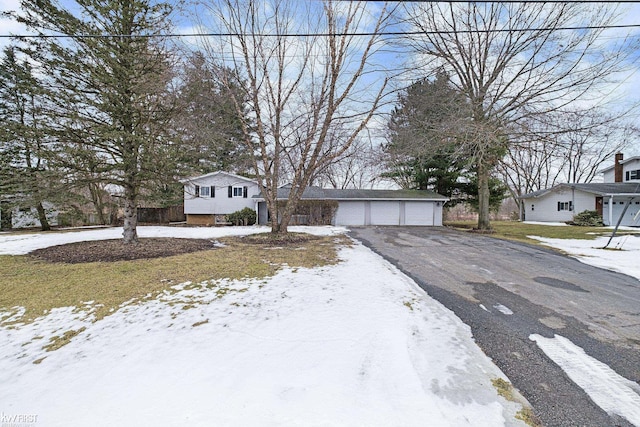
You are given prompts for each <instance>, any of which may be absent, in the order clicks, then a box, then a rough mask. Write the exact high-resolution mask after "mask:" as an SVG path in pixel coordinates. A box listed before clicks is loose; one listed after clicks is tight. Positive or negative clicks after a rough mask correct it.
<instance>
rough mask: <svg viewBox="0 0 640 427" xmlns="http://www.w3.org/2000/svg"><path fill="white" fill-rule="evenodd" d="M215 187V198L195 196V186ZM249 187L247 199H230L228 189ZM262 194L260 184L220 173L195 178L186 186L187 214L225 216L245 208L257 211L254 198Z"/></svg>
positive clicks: (185, 211)
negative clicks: (230, 187) (231, 187)
mask: <svg viewBox="0 0 640 427" xmlns="http://www.w3.org/2000/svg"><path fill="white" fill-rule="evenodd" d="M196 185H198V186H200V187H212V186H213V187H215V197H211V196H210V195H209V196H198V197H196V195H195V186H196ZM229 186H233V187H247V197H246V198H244V197H229V195H228V188H229ZM259 193H260V190H259V189H258V184H257V183H255V182H252V181H250V180H245V179H243V178H240V177H237V176H234V175H230V174H226V173H218V174H213V175H211V176H206V175H205V176H204V177H199V178H194V179H192V180H191V181H189V182H188V183H186V184H185V186H184V213H185V214H205V215H206V214H216V215H224V214H230V213H232V212H235V211H238V210H241V209H243V208H250V209H255V205H256V202H255V200H254V199H252V197H253V196H254V195H257V194H259Z"/></svg>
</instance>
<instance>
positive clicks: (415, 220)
mask: <svg viewBox="0 0 640 427" xmlns="http://www.w3.org/2000/svg"><path fill="white" fill-rule="evenodd" d="M434 205H435V203H434V202H405V206H404V220H405V224H406V225H435V224H434V219H435V216H434ZM440 220H442V215H440ZM440 222H441V224H440V225H442V221H440Z"/></svg>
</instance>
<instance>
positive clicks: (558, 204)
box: [558, 202, 560, 212]
mask: <svg viewBox="0 0 640 427" xmlns="http://www.w3.org/2000/svg"><path fill="white" fill-rule="evenodd" d="M558 212H560V202H558Z"/></svg>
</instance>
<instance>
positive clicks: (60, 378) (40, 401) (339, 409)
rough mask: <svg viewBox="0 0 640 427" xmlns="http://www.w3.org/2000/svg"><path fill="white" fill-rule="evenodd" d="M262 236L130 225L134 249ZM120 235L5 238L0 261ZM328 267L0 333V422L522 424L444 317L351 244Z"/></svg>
mask: <svg viewBox="0 0 640 427" xmlns="http://www.w3.org/2000/svg"><path fill="white" fill-rule="evenodd" d="M303 230H304V231H307V232H312V233H315V234H325V235H327V234H329V235H330V234H335V233H342V232H344V230H343V229H338V228H332V227H320V228H312V227H309V228H304V229H303ZM262 231H266V229H259V228H220V229H211V228H203V229H181V228H169V227H140V235H141V236H146V237H150V236H154V237H161V236H175V235H176V233H178V234H179V235H180V237H194V236H198V237H203V238H204V237H206V238H211V237H219V236H220V234H221V233H224V234H230V233H234V234H240V233H247V232H262ZM120 232H121V229H108V230H89V231H81V232H68V233H44V234H33V235H26V234H21V235H11V234H4V235H0V252H3V253H14V254H19V253H25V252H28V251H29V250H32V249H34V248H37V247H45V246H47V245H54V244H60V243H62V242H70V241H78V240H83V239H94V240H96V239H107V238H113V237H117V235H118V234H119V233H120ZM340 257H341V259H342V260H343V261H342V262H341V263H339V264H338V265H334V266H327V267H322V268H316V269H302V268H298V269H292V268H284V269H282V270H280V272H279V273H277V274H276V275H275V276H274V277H270V278H267V279H261V280H256V279H252V280H244V281H230V280H220V281H216V282H214V283H209V282H205V283H199V284H189V283H186V284H181V285H177V286H174V287H173V289H171V290H170V291H167V292H165V293H163V294H161V295H160V296H159V297H158V298H156V299H152V300H149V301H146V302H143V303H138V304H124V305H123V307H122V308H121V309H119V310H118V311H116V312H115V313H114V314H112V315H110V316H107V317H105V318H104V319H102V320H100V321H97V322H92V319H91V316H88V317H87V315H86V313H85V314H81V313H79V312H77V311H75V312H74V310H73V308H72V307H66V308H60V309H56V310H53V311H51V312H50V313H49V314H47V315H46V316H44V317H41V318H39V319H37V320H36V321H35V322H33V323H30V324H20V325H18V326H17V327H8V326H7V325H6V324H5V325H0V342H1V343H2V346H1V347H0V384H2V386H1V387H0V411H1V412H2V416H3V417H5V418H4V419H5V420H9V419H10V417H16V416H23V418H22V419H23V420H27V419H29V420H31V421H33V420H34V417H36V418H35V419H36V422H35V423H33V424H32V425H33V426H38V427H40V426H87V425H91V426H114V425H117V426H140V425H154V426H177V425H189V426H200V425H201V426H212V425H216V426H225V425H229V426H237V425H243V426H269V425H296V426H297V425H325V426H326V425H345V426H352V425H367V426H376V425H378V426H392V425H395V426H411V425H421V426H423V425H429V426H464V425H468V426H492V427H493V426H502V425H524V423H522V422H521V421H519V420H516V419H515V414H516V411H518V410H520V409H521V406H520V405H519V404H516V403H511V402H507V401H506V400H505V399H504V398H502V397H501V396H499V395H498V394H497V392H496V390H495V389H494V387H493V386H492V383H491V381H492V380H495V379H497V378H503V379H504V378H505V377H504V375H503V374H502V373H501V372H500V370H499V369H498V368H497V367H496V366H495V365H493V363H492V362H491V361H490V360H489V359H488V358H487V357H486V356H485V355H484V354H483V353H482V352H481V351H480V349H479V348H478V347H477V346H476V344H475V343H474V342H473V339H472V337H471V333H470V330H469V328H468V327H467V326H466V325H464V324H463V323H462V322H461V321H460V320H459V319H458V318H457V317H456V316H455V315H454V314H453V313H452V312H451V311H449V310H448V309H446V308H444V307H443V306H442V305H440V304H439V303H437V302H435V301H434V300H433V299H431V298H430V297H428V296H427V295H426V294H425V293H424V292H423V291H422V290H421V289H420V288H419V287H418V286H417V285H416V284H415V283H414V282H413V281H412V280H410V279H409V278H407V277H406V276H404V275H403V274H402V273H401V272H399V271H398V270H397V269H396V268H395V267H393V266H392V265H390V264H389V263H387V262H386V261H385V260H383V259H382V258H380V257H379V256H377V255H375V254H374V253H372V252H371V251H370V250H368V249H367V248H365V247H364V246H362V245H360V244H355V245H354V246H352V247H345V248H343V249H341V250H340ZM0 315H1V313H0ZM67 331H74V333H76V334H77V335H76V336H74V337H73V338H72V339H71V342H70V343H69V344H67V345H65V346H63V347H61V348H60V349H58V350H55V351H52V352H47V351H45V350H43V345H44V344H46V343H47V342H48V341H49V339H50V338H51V337H52V336H55V335H59V334H62V333H64V332H67ZM27 417H31V418H27Z"/></svg>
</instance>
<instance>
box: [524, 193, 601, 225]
mask: <svg viewBox="0 0 640 427" xmlns="http://www.w3.org/2000/svg"><path fill="white" fill-rule="evenodd" d="M558 202H562V203H566V202H572V203H573V210H572V211H566V210H563V211H558ZM524 203H525V205H524V209H525V210H524V213H525V221H541V222H565V221H571V220H572V219H573V216H574V215H575V214H576V213H580V212H582V211H585V210H589V211H593V210H595V209H596V196H595V195H594V194H591V193H585V192H583V191H579V190H575V191H572V190H571V189H570V188H566V187H562V188H558V189H556V190H554V191H551V192H549V193H547V194H545V195H544V196H541V197H538V198H530V199H524ZM605 215H606V213H605Z"/></svg>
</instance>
